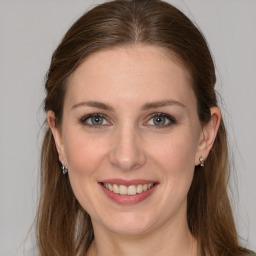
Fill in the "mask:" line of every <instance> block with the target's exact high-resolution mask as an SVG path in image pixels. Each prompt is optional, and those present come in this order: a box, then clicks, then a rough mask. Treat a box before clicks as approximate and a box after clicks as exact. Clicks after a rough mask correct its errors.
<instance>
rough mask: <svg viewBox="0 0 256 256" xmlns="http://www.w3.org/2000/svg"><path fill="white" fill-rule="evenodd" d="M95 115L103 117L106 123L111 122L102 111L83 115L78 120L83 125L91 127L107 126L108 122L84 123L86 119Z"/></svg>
mask: <svg viewBox="0 0 256 256" xmlns="http://www.w3.org/2000/svg"><path fill="white" fill-rule="evenodd" d="M95 116H99V117H101V118H104V119H105V120H106V121H107V122H108V123H110V124H111V122H110V121H109V120H108V116H107V115H105V114H102V113H91V114H88V115H85V116H83V117H82V118H80V122H81V123H82V124H83V125H85V126H88V127H93V128H101V127H102V126H109V124H101V125H93V124H89V123H86V120H88V119H89V118H92V117H95Z"/></svg>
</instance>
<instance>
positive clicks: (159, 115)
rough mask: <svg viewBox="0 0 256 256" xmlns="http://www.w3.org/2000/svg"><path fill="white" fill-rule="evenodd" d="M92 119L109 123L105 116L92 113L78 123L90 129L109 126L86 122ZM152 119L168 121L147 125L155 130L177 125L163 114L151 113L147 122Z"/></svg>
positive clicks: (171, 118) (172, 118) (171, 117)
mask: <svg viewBox="0 0 256 256" xmlns="http://www.w3.org/2000/svg"><path fill="white" fill-rule="evenodd" d="M93 117H99V118H103V119H104V120H105V121H107V122H108V123H110V122H109V121H108V117H107V115H105V114H102V113H93V114H89V115H86V116H84V117H82V118H81V119H80V122H81V123H82V124H83V125H85V126H88V127H91V128H102V126H109V124H100V125H94V124H89V123H88V122H87V121H88V120H89V119H90V118H93ZM154 117H165V118H166V119H167V120H168V121H169V123H168V124H165V125H149V126H152V127H154V128H156V129H161V128H166V127H169V126H171V125H173V124H176V123H177V120H176V119H175V118H174V117H173V116H170V115H168V114H164V113H153V114H152V115H150V117H149V119H148V121H147V122H149V121H150V120H151V119H153V118H154Z"/></svg>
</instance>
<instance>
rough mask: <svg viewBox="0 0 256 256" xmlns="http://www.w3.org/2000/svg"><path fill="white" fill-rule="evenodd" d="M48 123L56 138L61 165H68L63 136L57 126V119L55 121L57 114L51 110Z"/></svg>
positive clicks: (48, 113)
mask: <svg viewBox="0 0 256 256" xmlns="http://www.w3.org/2000/svg"><path fill="white" fill-rule="evenodd" d="M47 122H48V125H49V127H50V129H51V131H52V135H53V137H54V141H55V145H56V149H57V151H58V154H59V160H60V162H61V163H63V164H64V165H65V163H66V157H65V151H64V145H63V142H62V135H61V131H60V129H59V128H58V127H57V126H56V119H55V113H54V112H53V111H51V110H49V111H48V112H47Z"/></svg>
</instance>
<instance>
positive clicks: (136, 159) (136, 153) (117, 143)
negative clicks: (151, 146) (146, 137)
mask: <svg viewBox="0 0 256 256" xmlns="http://www.w3.org/2000/svg"><path fill="white" fill-rule="evenodd" d="M113 137H114V138H113V140H112V141H111V143H112V146H111V150H110V156H109V157H110V162H111V164H112V165H113V166H115V167H118V168H119V169H120V170H122V171H131V170H134V169H138V168H140V167H141V166H143V165H144V164H145V162H146V156H145V154H144V149H143V143H142V139H141V138H140V135H139V134H138V132H136V130H135V129H134V128H133V127H123V128H120V129H119V130H118V131H115V135H114V136H113Z"/></svg>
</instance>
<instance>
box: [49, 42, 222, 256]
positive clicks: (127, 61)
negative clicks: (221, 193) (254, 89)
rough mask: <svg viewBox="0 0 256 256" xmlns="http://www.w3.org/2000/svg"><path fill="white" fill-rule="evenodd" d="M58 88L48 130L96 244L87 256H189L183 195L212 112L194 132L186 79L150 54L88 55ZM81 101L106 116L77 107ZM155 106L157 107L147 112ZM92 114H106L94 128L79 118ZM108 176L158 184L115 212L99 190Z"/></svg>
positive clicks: (155, 51)
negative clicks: (57, 110)
mask: <svg viewBox="0 0 256 256" xmlns="http://www.w3.org/2000/svg"><path fill="white" fill-rule="evenodd" d="M67 88H68V89H67V93H66V96H65V101H64V112H63V120H62V125H61V128H58V127H56V126H55V116H54V113H53V112H52V111H49V112H48V123H49V126H50V128H51V130H52V133H53V135H54V138H55V142H56V147H57V150H58V153H59V159H60V161H61V162H63V164H64V165H66V166H67V167H68V170H69V172H68V175H69V179H70V182H71V186H72V189H73V191H74V194H75V196H76V198H77V200H78V201H79V202H80V204H81V205H82V207H83V208H84V209H85V210H86V211H87V212H88V213H89V215H90V217H91V219H92V224H93V228H94V233H95V239H94V241H93V243H92V245H91V247H90V249H89V251H88V253H87V255H97V256H101V255H102V256H103V255H104V256H106V255H134V256H136V255H158V256H161V255H164V256H166V255H176V256H179V255H196V254H197V249H196V239H195V238H194V237H193V236H192V235H191V233H190V231H189V228H188V225H187V220H186V210H187V193H188V190H189V188H190V185H191V182H192V179H193V174H194V167H195V165H198V164H199V163H200V162H199V158H200V157H201V156H203V157H204V158H206V157H207V155H208V153H209V151H210V149H211V147H212V144H213V142H214V139H215V136H216V133H217V130H218V127H219V123H220V119H221V114H220V110H219V109H218V108H217V107H213V108H211V115H212V118H211V120H210V122H209V123H208V124H207V125H205V126H203V127H202V125H201V124H200V121H199V119H198V115H197V110H196V98H195V95H194V92H193V90H192V87H191V79H190V76H189V73H188V71H187V70H186V69H185V68H184V66H183V65H182V64H181V63H180V62H179V61H178V60H177V59H175V58H174V57H170V54H167V52H166V51H165V50H164V49H162V48H158V47H155V46H145V45H137V46H127V47H119V48H112V49H107V50H102V51H99V52H96V53H94V54H92V55H90V56H89V57H88V58H87V59H86V60H85V61H84V62H83V63H82V64H81V65H80V66H79V67H78V68H77V69H76V70H75V72H74V73H73V74H72V75H71V77H70V78H69V81H68V87H67ZM88 101H97V102H100V103H104V104H106V105H107V106H108V109H102V106H100V105H99V104H98V105H97V106H96V105H95V104H94V105H93V106H87V105H86V104H84V103H82V102H88ZM155 102H164V103H165V104H162V106H159V104H158V106H153V105H152V104H151V107H150V108H149V105H147V104H148V103H155ZM166 102H168V103H171V104H166ZM80 103H82V104H80ZM146 105H147V107H148V108H146ZM92 113H101V114H104V115H105V116H106V118H104V119H102V120H103V123H102V124H101V125H94V126H91V124H92V119H90V118H87V119H86V118H85V117H86V116H87V115H88V114H92ZM156 113H164V114H165V115H169V116H171V117H172V119H168V118H167V117H163V116H162V117H161V120H162V121H163V123H164V125H159V124H158V123H157V124H156V122H154V119H153V118H152V116H154V115H155V114H156ZM173 118H174V119H175V120H176V121H174V119H173ZM202 171H203V169H202ZM113 178H119V179H124V180H132V179H144V180H153V181H156V182H157V183H158V185H157V187H156V188H155V189H154V192H153V193H152V194H151V195H150V196H149V197H148V198H147V199H145V200H143V201H142V202H140V203H136V204H131V205H120V204H117V203H116V202H113V201H112V200H111V199H109V198H108V197H107V196H106V195H105V193H104V192H103V190H102V188H101V185H99V183H98V182H99V181H100V180H103V179H113Z"/></svg>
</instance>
